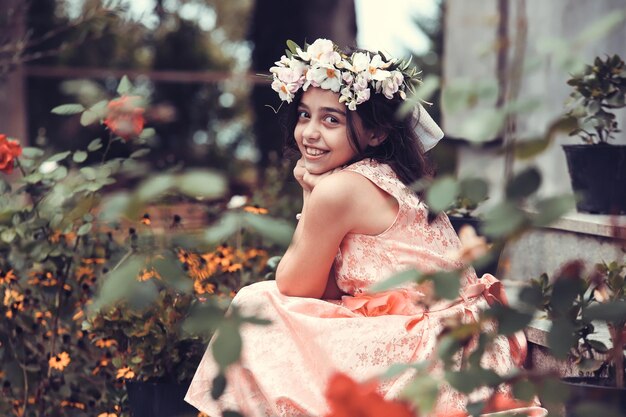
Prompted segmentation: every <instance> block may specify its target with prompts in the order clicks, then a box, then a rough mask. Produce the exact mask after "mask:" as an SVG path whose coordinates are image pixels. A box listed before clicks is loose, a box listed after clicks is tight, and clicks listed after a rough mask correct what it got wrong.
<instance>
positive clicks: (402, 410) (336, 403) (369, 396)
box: [325, 373, 416, 417]
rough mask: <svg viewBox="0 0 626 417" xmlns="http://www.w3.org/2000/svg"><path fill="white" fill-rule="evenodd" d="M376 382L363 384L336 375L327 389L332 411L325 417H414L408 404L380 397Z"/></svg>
mask: <svg viewBox="0 0 626 417" xmlns="http://www.w3.org/2000/svg"><path fill="white" fill-rule="evenodd" d="M377 386H378V383H377V382H376V381H369V382H365V383H362V384H359V383H357V382H356V381H354V380H353V379H352V378H350V377H349V376H347V375H345V374H342V373H336V374H334V375H333V376H332V377H331V378H330V380H329V382H328V387H327V388H326V401H327V402H328V406H329V407H330V411H329V412H328V414H326V416H325V417H354V416H359V417H380V416H385V417H414V416H416V414H414V413H413V411H412V410H411V407H410V406H409V405H408V404H407V403H403V402H398V401H388V400H385V399H384V398H383V396H382V395H380V394H379V393H378V392H377V391H376V388H377Z"/></svg>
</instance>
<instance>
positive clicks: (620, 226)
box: [547, 212, 626, 239]
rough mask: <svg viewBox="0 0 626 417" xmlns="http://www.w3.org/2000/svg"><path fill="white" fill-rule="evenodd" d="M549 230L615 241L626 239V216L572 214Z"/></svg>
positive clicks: (564, 217) (555, 223)
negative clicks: (613, 239)
mask: <svg viewBox="0 0 626 417" xmlns="http://www.w3.org/2000/svg"><path fill="white" fill-rule="evenodd" d="M547 228H549V229H558V230H565V231H569V232H574V233H582V234H588V235H594V236H602V237H608V238H615V239H626V216H610V215H606V214H587V213H578V212H571V213H568V214H566V215H565V216H563V217H562V218H561V219H559V220H558V221H556V222H554V223H553V224H551V225H550V226H547Z"/></svg>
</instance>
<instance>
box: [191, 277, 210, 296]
mask: <svg viewBox="0 0 626 417" xmlns="http://www.w3.org/2000/svg"><path fill="white" fill-rule="evenodd" d="M193 289H194V290H195V292H196V294H214V293H215V285H214V284H203V283H202V282H200V281H197V280H196V281H194V283H193Z"/></svg>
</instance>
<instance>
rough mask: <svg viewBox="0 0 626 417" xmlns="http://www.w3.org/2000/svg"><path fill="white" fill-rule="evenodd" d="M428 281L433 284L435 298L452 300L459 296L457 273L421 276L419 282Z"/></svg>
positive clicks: (449, 272) (458, 277)
mask: <svg viewBox="0 0 626 417" xmlns="http://www.w3.org/2000/svg"><path fill="white" fill-rule="evenodd" d="M426 279H430V280H431V281H432V282H433V284H434V289H435V294H436V295H437V297H440V298H445V299H446V300H454V299H456V298H457V297H458V296H459V291H460V289H461V279H460V273H459V271H439V272H435V273H434V274H430V275H423V276H422V277H421V278H420V281H421V282H423V281H425V280H426Z"/></svg>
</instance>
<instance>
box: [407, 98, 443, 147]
mask: <svg viewBox="0 0 626 417" xmlns="http://www.w3.org/2000/svg"><path fill="white" fill-rule="evenodd" d="M413 118H414V119H415V120H416V121H417V125H416V126H415V133H417V137H418V138H419V140H420V142H422V146H423V147H424V152H428V151H429V150H431V149H432V148H434V147H435V145H437V143H439V141H440V140H441V139H443V136H444V133H443V130H441V128H440V127H439V125H438V124H437V123H435V121H434V120H433V118H432V117H431V116H430V114H428V112H427V111H426V109H425V108H424V106H422V104H421V103H417V106H415V110H413Z"/></svg>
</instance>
